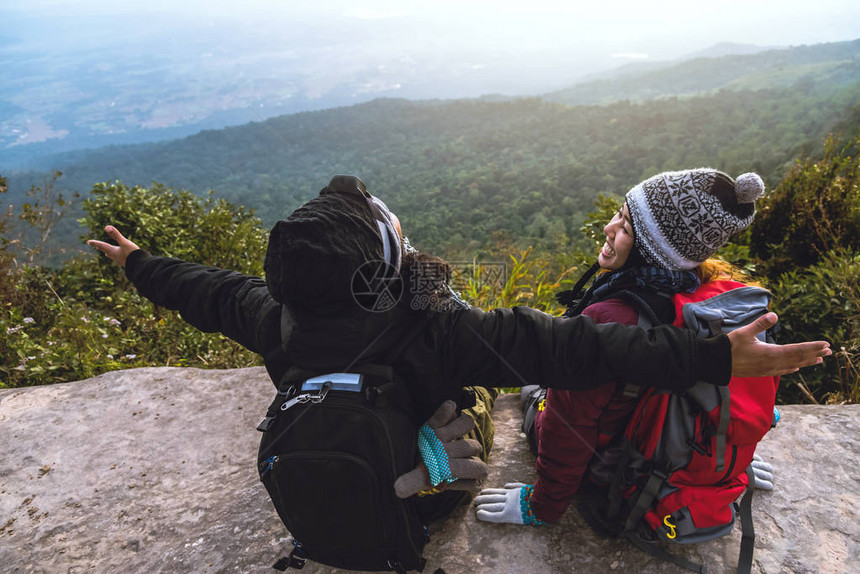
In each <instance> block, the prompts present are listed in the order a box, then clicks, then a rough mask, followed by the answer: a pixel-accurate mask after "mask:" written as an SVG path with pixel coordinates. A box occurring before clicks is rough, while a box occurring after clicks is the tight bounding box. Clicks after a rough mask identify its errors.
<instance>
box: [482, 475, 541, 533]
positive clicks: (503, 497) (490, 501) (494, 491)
mask: <svg viewBox="0 0 860 574" xmlns="http://www.w3.org/2000/svg"><path fill="white" fill-rule="evenodd" d="M533 489H534V487H533V486H531V485H529V484H523V483H522V482H509V483H508V484H506V485H505V487H504V488H485V489H484V490H482V491H481V494H479V495H478V496H476V497H475V506H477V507H478V511H477V512H476V513H475V514H476V516H477V517H478V520H483V521H484V522H503V523H507V524H533V525H535V526H539V525H541V524H543V522H541V521H540V520H538V519H537V517H535V516H534V513H532V511H531V493H532V490H533ZM524 497H525V504H523V498H524Z"/></svg>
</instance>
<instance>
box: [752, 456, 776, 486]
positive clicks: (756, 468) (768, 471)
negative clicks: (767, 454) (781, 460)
mask: <svg viewBox="0 0 860 574" xmlns="http://www.w3.org/2000/svg"><path fill="white" fill-rule="evenodd" d="M750 466H751V467H752V469H753V475H754V476H755V487H756V488H758V489H760V490H773V466H771V465H770V464H768V463H766V462H764V460H763V459H762V458H761V457H760V456H759V455H757V454H754V455H753V461H752V462H751V463H750Z"/></svg>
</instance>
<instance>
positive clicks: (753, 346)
mask: <svg viewBox="0 0 860 574" xmlns="http://www.w3.org/2000/svg"><path fill="white" fill-rule="evenodd" d="M777 320H778V318H777V316H776V313H766V314H764V315H762V316H761V317H759V318H758V319H756V320H755V321H753V322H752V323H750V324H749V325H746V326H744V327H740V328H739V329H735V330H734V331H732V332H731V333H729V334H728V337H729V341H730V342H731V344H732V376H735V377H768V376H775V375H785V374H787V373H793V372H795V371H797V370H799V369H800V368H801V367H808V366H809V365H818V364H819V363H821V362H822V361H823V360H824V357H827V356H829V355H830V354H831V352H832V351H831V350H830V343H828V342H827V341H813V342H809V343H793V344H790V345H771V344H768V343H763V342H761V341H759V340H758V339H757V338H756V334H758V333H761V332H763V331H766V330H768V329H770V328H771V327H773V326H774V325H776V322H777Z"/></svg>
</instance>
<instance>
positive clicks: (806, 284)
mask: <svg viewBox="0 0 860 574" xmlns="http://www.w3.org/2000/svg"><path fill="white" fill-rule="evenodd" d="M858 143H860V139H854V140H852V141H851V142H850V143H849V144H847V145H844V144H840V143H839V141H838V140H837V139H836V138H833V137H831V138H829V139H828V140H827V143H826V145H825V150H824V154H823V156H822V157H821V158H820V159H818V160H814V159H810V158H807V159H803V160H801V161H798V162H797V164H796V165H795V166H794V167H793V168H792V169H791V170H790V171H789V173H788V175H787V177H786V178H785V180H784V181H783V182H782V183H781V184H780V185H779V187H777V189H776V190H774V192H773V193H772V194H771V195H770V196H769V197H767V198H766V199H765V200H764V202H763V205H762V207H761V209H760V210H759V212H758V214H757V215H756V220H755V221H754V223H753V225H752V226H751V228H750V244H749V252H750V255H751V256H752V257H753V258H755V260H756V270H757V271H758V272H760V273H762V274H763V275H764V276H765V277H766V280H767V282H768V284H769V285H770V287H771V289H772V291H773V292H774V303H773V308H774V310H775V311H776V312H777V313H779V315H780V324H781V326H782V329H783V330H782V333H781V335H780V337H779V339H780V341H781V342H797V341H807V340H819V339H823V340H827V341H830V343H831V347H832V348H833V349H834V352H836V353H837V357H835V358H831V359H828V360H826V361H825V364H824V366H822V367H816V368H815V369H805V370H803V371H801V372H799V373H797V374H795V375H789V376H786V377H785V378H784V382H785V384H784V385H783V387H782V389H781V390H780V398H781V399H782V400H784V401H787V402H796V401H798V400H810V401H816V402H838V401H850V402H857V401H860V388H858V379H857V376H858V375H857V373H858V370H860V368H858V365H860V353H858V349H860V325H858V321H860V303H858V301H860V287H858V285H860V259H858V253H860V251H858V247H860V158H858V157H857V156H856V155H853V154H854V153H856V149H857V146H858Z"/></svg>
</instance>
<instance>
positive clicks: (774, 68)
mask: <svg viewBox="0 0 860 574" xmlns="http://www.w3.org/2000/svg"><path fill="white" fill-rule="evenodd" d="M753 50H754V47H751V46H737V47H736V46H735V45H717V46H714V47H712V48H710V49H708V50H705V51H703V52H700V53H697V54H692V55H691V58H690V59H685V60H684V61H681V62H679V63H672V62H667V63H662V64H661V63H655V62H648V63H634V64H628V65H627V66H624V67H622V68H619V69H617V70H616V71H615V72H614V73H611V74H606V75H604V76H603V77H600V78H595V79H591V80H589V81H585V82H581V83H578V84H576V85H574V86H571V87H570V88H566V89H563V90H558V91H555V92H550V93H547V94H544V95H542V96H541V97H542V98H543V99H545V100H547V101H551V102H558V103H562V104H567V105H593V104H608V103H612V102H617V101H622V100H631V101H644V100H650V99H654V98H664V97H683V96H693V95H702V94H707V93H713V92H716V91H718V90H721V89H728V90H738V89H766V88H785V87H789V86H792V85H794V84H796V83H798V82H806V83H813V84H814V83H819V82H822V83H828V84H831V83H833V82H838V83H843V84H847V83H850V82H853V81H857V79H858V78H860V40H853V41H850V42H834V43H829V44H816V45H813V46H797V47H791V48H784V49H772V50H765V51H759V52H754V53H747V52H752V51H753ZM726 52H729V53H730V54H729V55H725V53H726Z"/></svg>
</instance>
